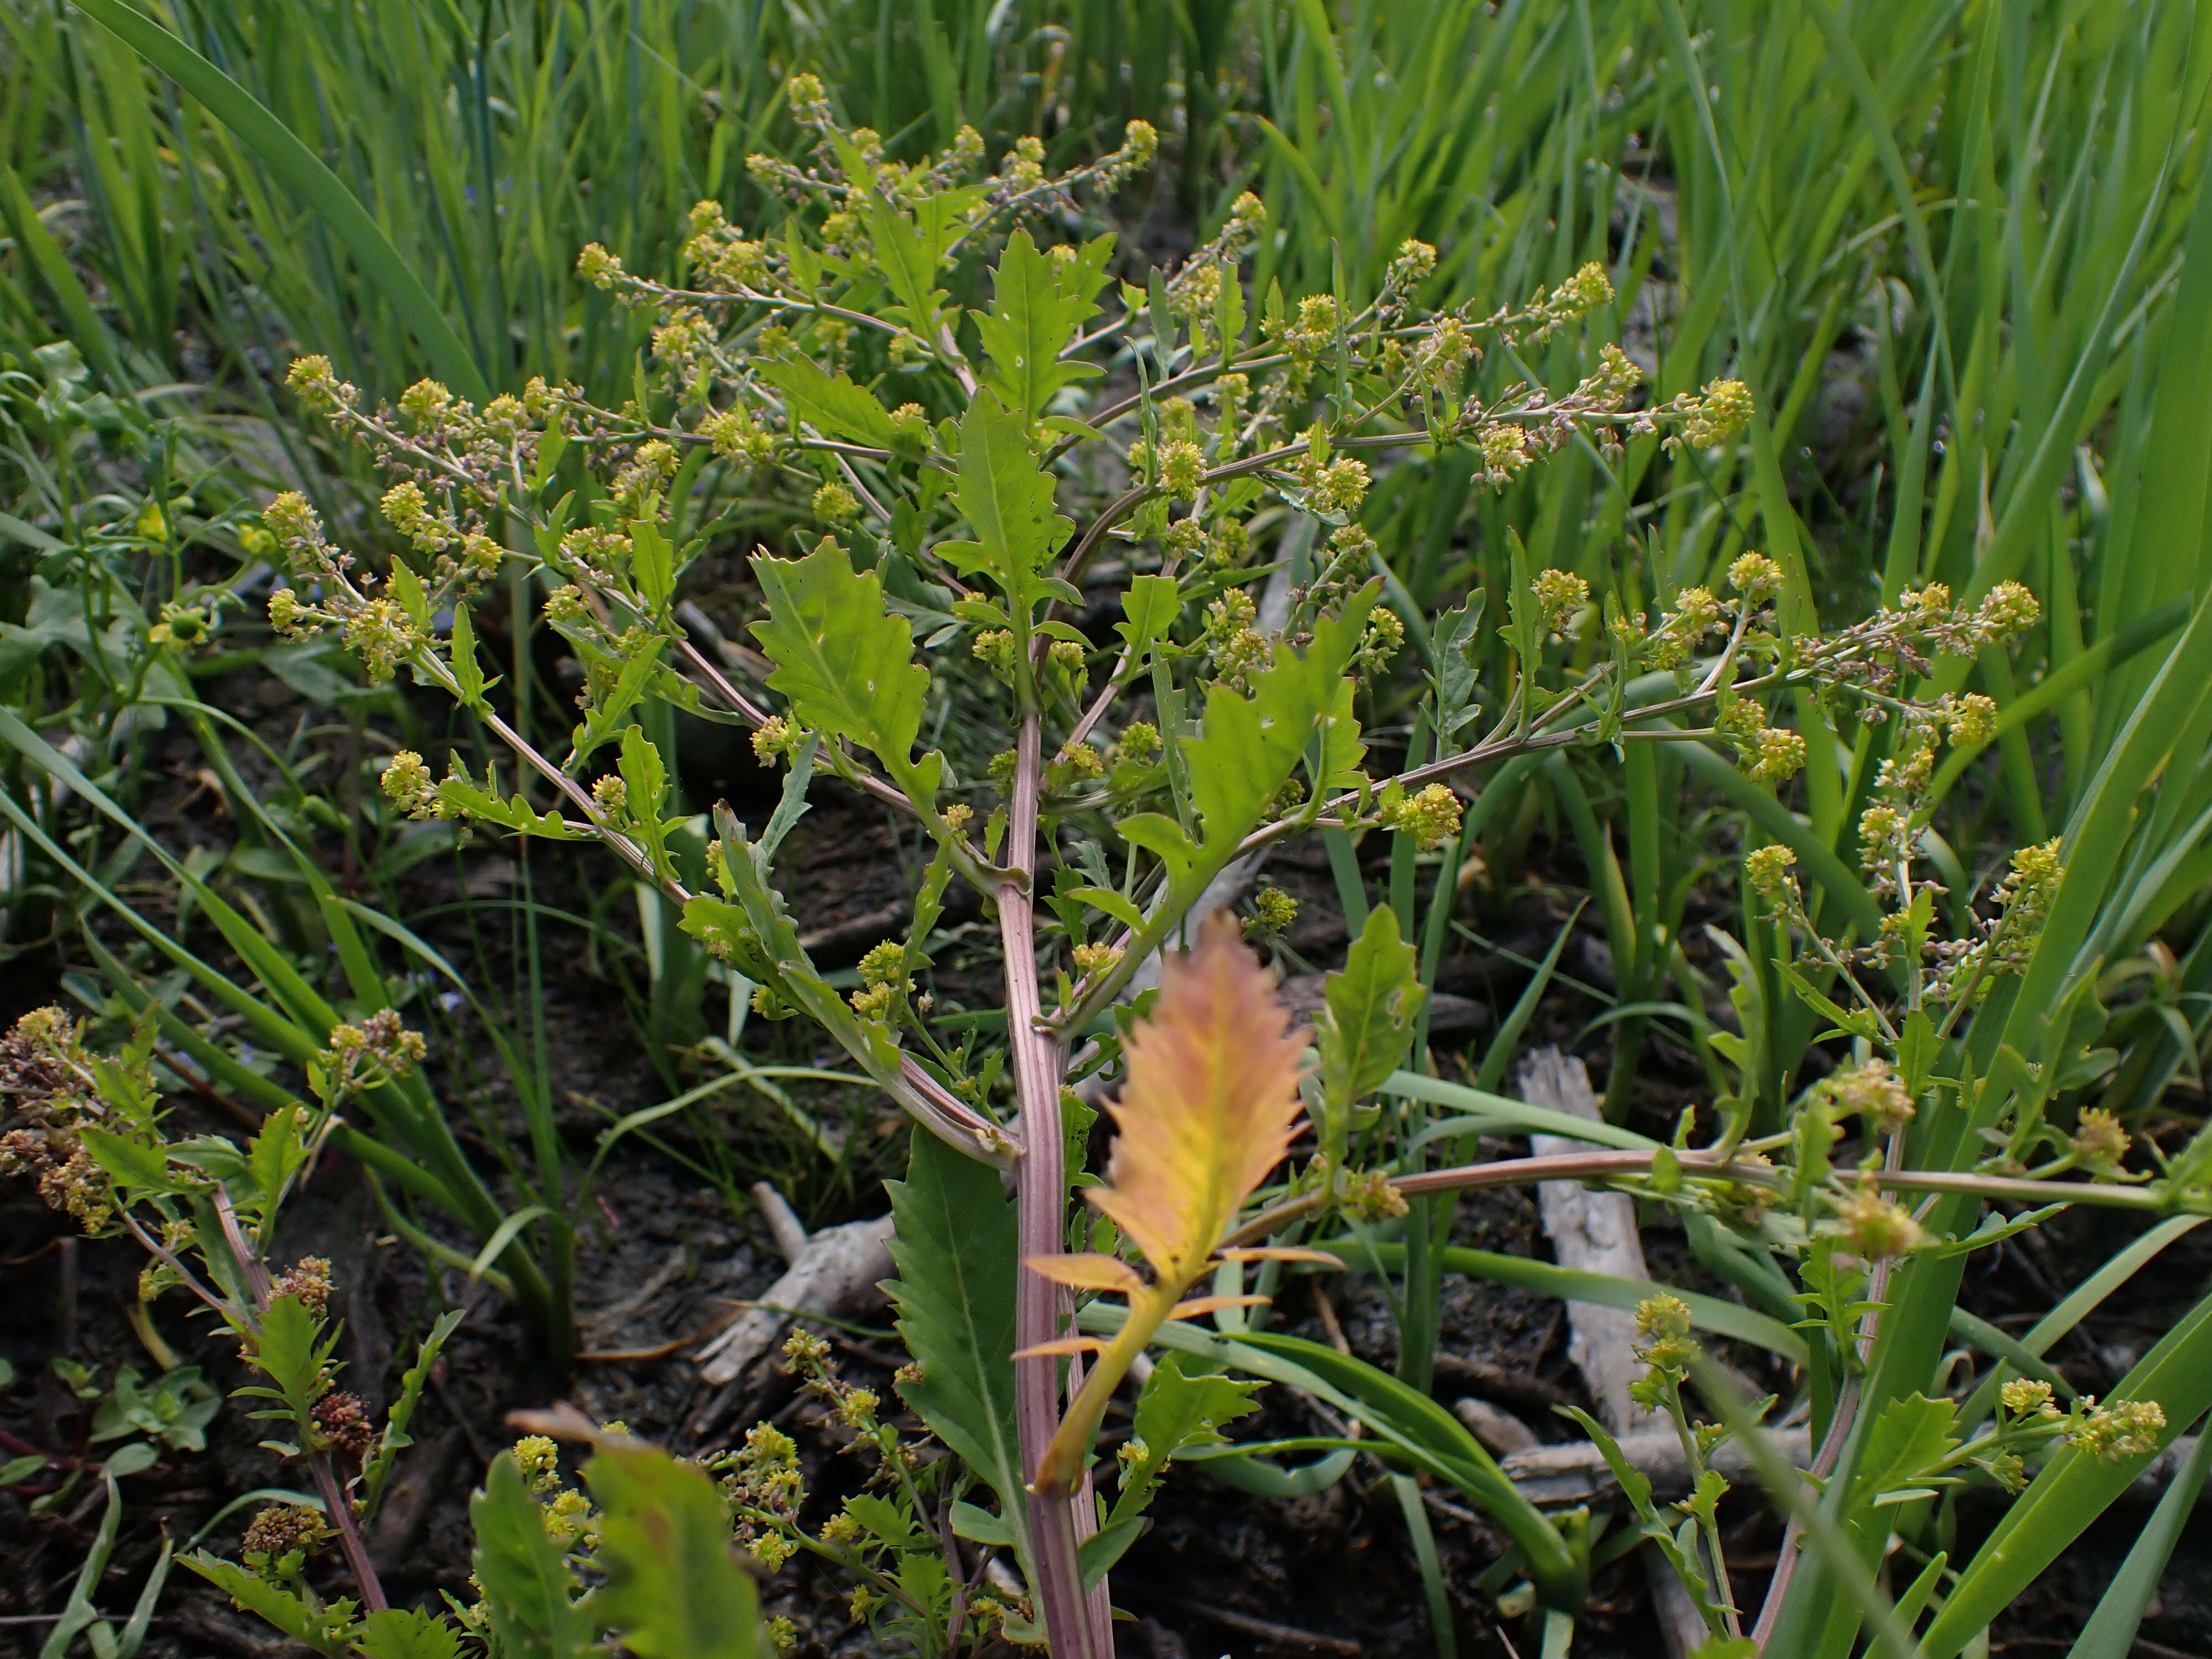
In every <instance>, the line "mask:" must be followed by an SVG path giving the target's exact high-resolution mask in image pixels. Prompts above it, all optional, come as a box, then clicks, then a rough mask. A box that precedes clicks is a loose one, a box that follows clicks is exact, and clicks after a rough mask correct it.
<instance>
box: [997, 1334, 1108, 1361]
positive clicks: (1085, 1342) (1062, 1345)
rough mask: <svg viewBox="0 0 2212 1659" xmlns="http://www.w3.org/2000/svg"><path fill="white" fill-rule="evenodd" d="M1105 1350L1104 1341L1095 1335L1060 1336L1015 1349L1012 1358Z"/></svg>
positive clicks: (1048, 1356)
mask: <svg viewBox="0 0 2212 1659" xmlns="http://www.w3.org/2000/svg"><path fill="white" fill-rule="evenodd" d="M1105 1350H1106V1345H1105V1343H1104V1342H1103V1341H1101V1340H1099V1339H1098V1338H1097V1337H1095V1336H1060V1337H1055V1338H1054V1339H1053V1340H1051V1341H1049V1342H1040V1343H1038V1344H1036V1346H1034V1347H1028V1348H1019V1349H1017V1350H1016V1351H1015V1352H1014V1358H1017V1359H1048V1358H1053V1357H1054V1356H1055V1355H1059V1354H1068V1353H1103V1352H1105Z"/></svg>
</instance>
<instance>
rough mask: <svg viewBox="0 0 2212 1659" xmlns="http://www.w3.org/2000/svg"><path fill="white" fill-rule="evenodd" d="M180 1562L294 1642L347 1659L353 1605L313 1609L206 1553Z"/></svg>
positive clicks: (335, 1658) (285, 1591) (332, 1604)
mask: <svg viewBox="0 0 2212 1659" xmlns="http://www.w3.org/2000/svg"><path fill="white" fill-rule="evenodd" d="M179 1559H181V1560H182V1561H183V1563H184V1564H185V1565H186V1566H187V1567H190V1568H191V1570H192V1571H194V1572H196V1573H197V1574H199V1576H200V1577H203V1578H204V1579H206V1580H207V1581H208V1582H209V1583H211V1584H213V1585H214V1586H215V1587H216V1589H219V1590H221V1591H222V1593H223V1594H224V1595H228V1597H230V1599H231V1600H232V1601H235V1602H236V1603H237V1604H238V1605H239V1606H240V1607H243V1608H245V1609H246V1611H247V1612H248V1613H252V1614H254V1615H255V1616H256V1617H257V1618H260V1619H263V1620H267V1621H268V1622H269V1623H270V1624H271V1625H274V1626H276V1628H277V1629H278V1630H280V1631H283V1632H284V1634H285V1635H287V1636H289V1637H290V1638H292V1639H293V1640H294V1641H295V1642H299V1643H301V1644H304V1645H306V1646H307V1647H309V1648H312V1649H313V1650H314V1651H315V1652H317V1653H319V1654H322V1655H324V1656H325V1659H344V1656H345V1654H346V1653H347V1651H348V1649H349V1644H350V1643H351V1640H352V1638H353V1630H352V1628H351V1626H352V1622H353V1603H352V1602H350V1601H325V1603H324V1604H323V1605H322V1606H321V1607H310V1606H308V1605H307V1602H306V1601H302V1600H301V1598H300V1597H299V1596H297V1595H294V1594H293V1593H292V1592H291V1591H290V1590H288V1589H284V1588H283V1587H282V1586H281V1585H277V1584H272V1583H270V1582H269V1581H268V1580H267V1579H265V1578H263V1577H259V1576H258V1574H255V1573H251V1572H248V1571H246V1569H245V1568H244V1567H241V1566H240V1565H238V1564H237V1563H236V1562H235V1561H226V1560H224V1559H222V1557H221V1556H218V1555H211V1554H210V1553H208V1552H207V1551H205V1550H201V1551H198V1552H197V1553H194V1554H191V1555H186V1556H182V1557H180V1558H179ZM378 1659H380V1656H378Z"/></svg>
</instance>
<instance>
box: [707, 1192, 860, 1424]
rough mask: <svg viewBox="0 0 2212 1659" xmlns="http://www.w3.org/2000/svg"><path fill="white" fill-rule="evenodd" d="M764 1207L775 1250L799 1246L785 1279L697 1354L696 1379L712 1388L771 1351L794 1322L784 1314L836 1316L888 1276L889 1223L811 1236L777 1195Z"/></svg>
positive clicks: (849, 1224) (732, 1379)
mask: <svg viewBox="0 0 2212 1659" xmlns="http://www.w3.org/2000/svg"><path fill="white" fill-rule="evenodd" d="M762 1207H763V1210H765V1211H766V1212H768V1215H769V1230H770V1231H772V1232H773V1233H775V1237H776V1243H777V1244H778V1246H779V1247H781V1248H783V1249H787V1250H788V1249H791V1247H792V1246H793V1245H794V1244H796V1245H797V1247H798V1248H797V1249H796V1252H795V1254H793V1255H792V1256H791V1267H790V1269H789V1270H788V1271H787V1272H786V1273H785V1274H784V1275H783V1277H782V1278H781V1279H777V1280H776V1281H775V1284H773V1285H769V1287H768V1288H767V1289H766V1290H764V1291H762V1292H761V1293H760V1294H759V1295H758V1296H757V1297H750V1298H749V1300H750V1302H752V1303H753V1304H756V1305H753V1306H750V1307H748V1308H746V1309H745V1310H744V1311H743V1312H742V1313H740V1314H738V1316H737V1317H736V1318H735V1319H733V1320H732V1321H731V1322H730V1323H729V1324H727V1325H726V1326H724V1327H723V1328H722V1329H721V1330H720V1331H719V1332H718V1333H716V1334H714V1336H712V1337H710V1338H709V1339H708V1341H707V1344H706V1346H704V1347H702V1348H701V1349H700V1350H699V1352H698V1353H697V1355H696V1359H697V1361H698V1365H699V1375H700V1376H702V1377H703V1378H704V1379H705V1380H706V1381H707V1382H708V1383H714V1384H715V1385H717V1386H720V1385H721V1384H723V1383H733V1382H735V1381H736V1380H737V1379H738V1377H739V1376H743V1375H744V1373H745V1372H746V1371H747V1370H750V1368H751V1366H752V1365H753V1364H754V1363H755V1362H756V1361H757V1360H758V1359H759V1358H761V1356H762V1355H763V1354H765V1353H767V1352H769V1349H771V1348H772V1347H774V1346H775V1342H776V1339H777V1338H779V1337H781V1335H782V1334H783V1331H784V1328H785V1327H786V1326H787V1325H788V1324H789V1323H790V1322H791V1321H792V1318H793V1315H792V1313H791V1312H790V1311H788V1310H793V1309H799V1310H804V1311H805V1312H807V1313H820V1314H836V1313H838V1312H840V1311H842V1310H844V1309H845V1308H847V1307H849V1306H850V1305H851V1304H853V1303H854V1301H856V1300H857V1299H858V1298H859V1297H860V1296H861V1295H862V1294H864V1293H865V1292H866V1291H868V1290H870V1289H872V1287H873V1286H874V1285H875V1284H876V1282H877V1281H878V1279H888V1278H889V1277H890V1273H891V1255H890V1245H889V1243H888V1241H889V1239H890V1236H891V1218H890V1217H889V1216H887V1215H884V1216H878V1217H876V1218H874V1219H873V1220H872V1221H848V1222H847V1223H846V1224H845V1225H843V1226H842V1227H824V1228H823V1230H822V1231H820V1232H818V1233H815V1234H813V1235H811V1237H810V1236H808V1235H807V1234H805V1231H803V1230H800V1229H799V1227H798V1218H796V1217H795V1216H791V1215H790V1213H789V1206H786V1205H784V1204H783V1202H782V1200H781V1195H780V1194H779V1195H778V1197H777V1201H776V1205H775V1206H774V1207H770V1206H767V1205H763V1206H762ZM779 1210H781V1212H782V1213H781V1214H778V1211H779ZM794 1233H795V1234H796V1236H795V1237H794V1236H793V1235H794ZM759 1304H766V1305H759Z"/></svg>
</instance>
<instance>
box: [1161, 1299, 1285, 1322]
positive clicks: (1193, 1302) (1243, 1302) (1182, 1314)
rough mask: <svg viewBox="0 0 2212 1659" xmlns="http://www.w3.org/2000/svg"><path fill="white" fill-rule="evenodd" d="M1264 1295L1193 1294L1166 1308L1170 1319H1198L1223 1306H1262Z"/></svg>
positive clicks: (1264, 1302)
mask: <svg viewBox="0 0 2212 1659" xmlns="http://www.w3.org/2000/svg"><path fill="white" fill-rule="evenodd" d="M1266 1306H1267V1297H1264V1296H1194V1297H1191V1299H1190V1300H1189V1301H1188V1302H1178V1303H1176V1304H1175V1306H1174V1307H1172V1308H1170V1309H1169V1310H1168V1317H1169V1318H1170V1319H1199V1318H1202V1317H1203V1316H1206V1315H1207V1314H1210V1313H1219V1312H1220V1311H1221V1310H1223V1309H1224V1308H1264V1307H1266Z"/></svg>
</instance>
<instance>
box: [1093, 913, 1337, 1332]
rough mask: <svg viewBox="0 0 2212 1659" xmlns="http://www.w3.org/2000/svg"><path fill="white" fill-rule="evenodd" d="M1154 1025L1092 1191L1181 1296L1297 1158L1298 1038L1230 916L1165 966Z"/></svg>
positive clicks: (1143, 1041) (1211, 921) (1131, 1051)
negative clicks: (1264, 1189) (1246, 1211)
mask: <svg viewBox="0 0 2212 1659" xmlns="http://www.w3.org/2000/svg"><path fill="white" fill-rule="evenodd" d="M1163 969H1164V972H1163V975H1162V980H1161V986H1160V997H1159V1001H1158V1004H1157V1006H1155V1008H1154V1011H1153V1013H1152V1018H1150V1019H1148V1020H1146V1021H1144V1022H1143V1023H1141V1024H1139V1025H1138V1026H1137V1027H1136V1029H1135V1030H1133V1031H1132V1032H1131V1033H1130V1035H1129V1042H1128V1048H1127V1067H1128V1071H1127V1081H1126V1082H1124V1084H1123V1085H1122V1088H1121V1098H1120V1099H1119V1100H1118V1101H1115V1102H1114V1103H1112V1104H1110V1105H1109V1107H1108V1108H1107V1109H1108V1110H1109V1112H1111V1113H1112V1114H1113V1115H1114V1122H1115V1127H1116V1129H1117V1130H1118V1131H1119V1133H1117V1134H1116V1135H1115V1139H1114V1155H1113V1158H1112V1159H1111V1160H1110V1161H1109V1164H1107V1169H1106V1184H1105V1185H1104V1186H1103V1187H1093V1188H1088V1189H1087V1193H1088V1196H1089V1197H1090V1200H1091V1202H1092V1203H1093V1204H1094V1205H1096V1206H1097V1207H1098V1208H1099V1209H1100V1210H1102V1211H1103V1212H1105V1213H1106V1214H1107V1215H1108V1216H1109V1217H1110V1218H1112V1219H1113V1221H1114V1222H1115V1225H1117V1226H1119V1227H1120V1228H1121V1231H1122V1232H1123V1233H1124V1234H1125V1235H1127V1237H1129V1238H1131V1239H1133V1240H1134V1241H1135V1243H1136V1245H1137V1248H1138V1249H1140V1250H1142V1251H1143V1252H1144V1254H1145V1257H1146V1260H1147V1261H1150V1262H1151V1263H1152V1267H1153V1269H1154V1270H1155V1271H1156V1272H1157V1273H1158V1275H1159V1278H1160V1281H1161V1282H1162V1283H1163V1284H1164V1285H1170V1286H1171V1287H1173V1288H1174V1289H1176V1290H1181V1289H1182V1287H1183V1286H1184V1285H1188V1284H1189V1283H1191V1281H1192V1280H1193V1279H1195V1278H1196V1277H1197V1276H1198V1274H1199V1273H1200V1271H1201V1270H1202V1269H1203V1268H1204V1267H1205V1264H1206V1261H1207V1259H1208V1258H1209V1257H1210V1256H1211V1255H1212V1251H1213V1247H1214V1246H1215V1245H1216V1244H1217V1243H1219V1242H1220V1239H1221V1236H1222V1234H1223V1233H1224V1232H1225V1231H1227V1229H1228V1226H1229V1225H1230V1223H1231V1221H1232V1220H1233V1219H1234V1218H1236V1215H1237V1211H1238V1209H1239V1208H1241V1207H1242V1206H1243V1202H1244V1200H1246V1199H1247V1198H1249V1196H1251V1194H1252V1190H1253V1188H1255V1187H1257V1186H1258V1185H1259V1184H1260V1183H1261V1182H1262V1181H1263V1180H1265V1179H1266V1178H1267V1172H1268V1171H1269V1170H1272V1169H1273V1168H1274V1167H1275V1165H1276V1164H1279V1163H1281V1162H1282V1161H1283V1157H1284V1154H1285V1152H1288V1151H1289V1150H1290V1144H1291V1136H1292V1135H1293V1133H1295V1132H1296V1125H1297V1118H1298V1059H1299V1056H1300V1055H1301V1054H1302V1053H1303V1052H1304V1048H1305V1042H1304V1039H1303V1038H1302V1037H1294V1036H1291V1017H1290V1011H1289V1010H1288V1009H1286V1008H1285V1006H1283V1003H1282V1000H1281V999H1280V998H1279V997H1278V996H1277V995H1276V994H1275V984H1274V979H1273V975H1270V974H1269V973H1268V972H1267V969H1265V968H1263V967H1262V966H1261V964H1260V962H1259V959H1258V958H1257V957H1255V956H1254V955H1253V953H1252V952H1251V951H1250V950H1249V949H1248V948H1247V947H1246V946H1245V945H1244V944H1243V940H1242V939H1240V938H1239V937H1238V928H1237V920H1236V918H1235V917H1234V916H1232V915H1230V914H1229V913H1228V912H1226V911H1222V912H1219V913H1217V914H1216V915H1213V916H1211V917H1209V918H1208V919H1207V921H1206V924H1205V926H1204V927H1202V928H1201V929H1200V934H1199V942H1198V948H1197V949H1196V950H1194V951H1188V952H1184V953H1177V954H1176V955H1173V956H1170V957H1167V958H1166V959H1165V961H1164V963H1163Z"/></svg>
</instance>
